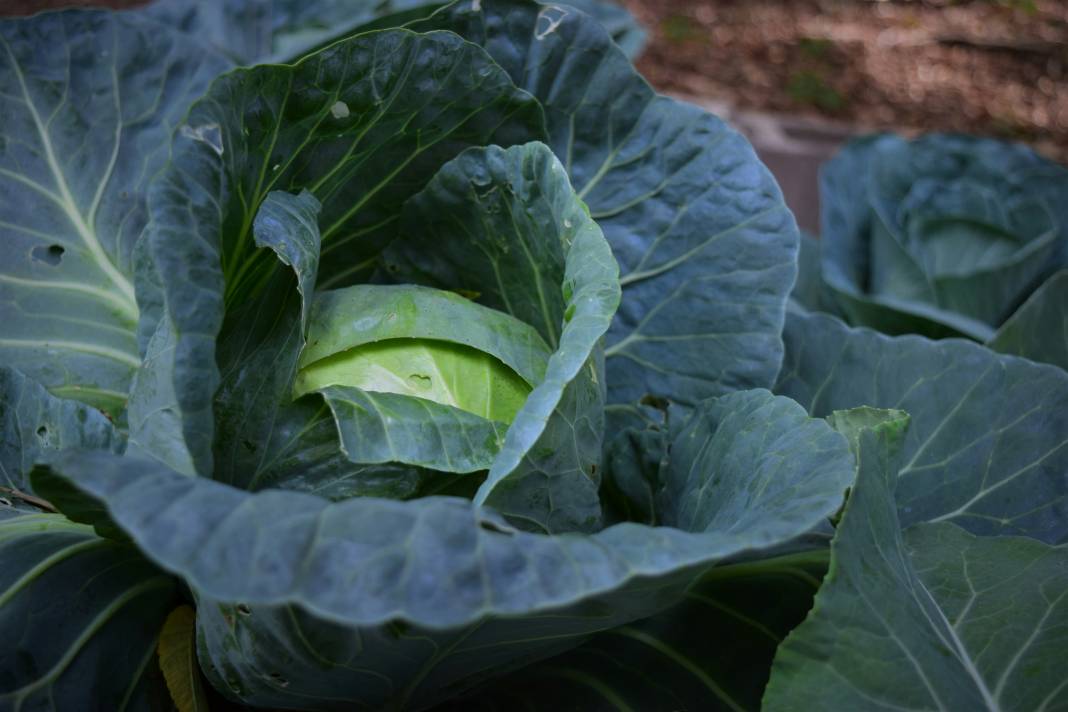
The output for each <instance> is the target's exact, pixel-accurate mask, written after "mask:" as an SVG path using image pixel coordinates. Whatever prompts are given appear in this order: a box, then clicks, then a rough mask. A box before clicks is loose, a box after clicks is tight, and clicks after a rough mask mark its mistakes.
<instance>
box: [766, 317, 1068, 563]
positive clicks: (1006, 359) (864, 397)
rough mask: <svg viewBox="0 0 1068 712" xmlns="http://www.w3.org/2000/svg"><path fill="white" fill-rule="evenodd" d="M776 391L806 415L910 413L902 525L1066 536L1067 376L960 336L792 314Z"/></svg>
mask: <svg viewBox="0 0 1068 712" xmlns="http://www.w3.org/2000/svg"><path fill="white" fill-rule="evenodd" d="M783 336H784V339H785V341H786V360H785V363H784V364H783V372H782V374H781V375H780V377H779V383H778V385H777V386H776V391H777V392H779V393H782V394H783V395H787V396H790V397H791V398H793V399H795V400H796V401H798V402H799V403H801V404H802V405H804V406H805V407H806V408H808V411H809V412H810V413H811V414H813V415H815V416H823V415H827V414H828V413H830V412H832V411H834V410H841V409H846V408H853V407H856V406H860V405H871V406H874V407H879V408H898V409H901V410H904V411H906V412H907V413H909V414H910V415H911V416H912V427H911V428H910V430H909V433H908V436H907V439H906V442H905V455H904V462H903V464H902V468H901V472H900V480H901V481H900V483H899V485H898V487H897V499H898V507H899V512H898V513H899V516H900V517H901V520H902V522H903V523H904V524H906V525H908V524H912V523H915V522H926V521H952V522H955V523H957V524H960V525H961V526H963V527H965V528H966V529H968V530H969V531H971V532H973V533H976V534H983V535H994V534H1023V535H1027V536H1032V537H1035V538H1037V539H1041V540H1042V541H1045V542H1049V543H1060V542H1064V541H1068V374H1066V373H1065V372H1064V371H1061V370H1060V369H1057V368H1054V367H1052V366H1045V365H1040V364H1035V363H1032V362H1029V361H1025V360H1023V359H1019V358H1015V357H1012V356H1002V355H999V354H996V353H994V352H992V351H990V350H989V349H986V348H983V347H981V346H979V345H977V344H972V343H970V342H966V341H959V340H944V341H937V342H932V341H929V340H927V339H924V338H921V337H917V336H903V337H897V338H891V337H887V336H883V335H881V334H878V333H875V332H872V331H869V330H867V329H850V328H848V327H846V326H845V325H844V324H842V323H841V322H840V321H838V320H837V319H833V318H831V317H827V316H824V315H811V316H804V315H794V314H791V315H790V316H789V317H788V319H787V323H786V329H785V331H784V333H783Z"/></svg>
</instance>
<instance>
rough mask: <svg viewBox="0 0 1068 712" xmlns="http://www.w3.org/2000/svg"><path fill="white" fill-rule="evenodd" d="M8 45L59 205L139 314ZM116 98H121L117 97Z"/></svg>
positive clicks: (130, 289)
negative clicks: (59, 157)
mask: <svg viewBox="0 0 1068 712" xmlns="http://www.w3.org/2000/svg"><path fill="white" fill-rule="evenodd" d="M5 48H6V49H7V54H8V57H9V58H10V60H11V66H12V68H13V69H14V70H15V76H16V78H17V79H18V82H19V87H20V89H21V90H22V96H23V98H24V99H25V100H26V107H27V109H29V112H30V116H31V117H33V123H34V126H35V127H36V128H37V134H38V136H39V137H40V139H41V146H42V147H43V148H44V153H45V161H46V162H47V163H48V169H49V170H50V171H51V172H52V175H53V177H54V178H55V181H56V188H57V189H58V191H59V194H58V198H59V200H58V201H57V204H58V205H59V207H60V209H62V210H63V213H64V214H65V215H66V216H67V219H68V220H70V222H71V224H72V225H73V226H74V229H75V230H76V231H77V233H78V236H79V237H80V238H81V240H82V242H83V243H84V244H85V246H86V248H87V249H88V250H89V254H90V255H91V256H92V258H93V261H94V262H95V263H96V264H97V266H98V267H99V268H100V270H101V271H102V272H103V273H104V274H105V275H106V276H107V277H108V279H110V280H111V282H112V283H113V284H114V285H115V287H116V288H117V289H118V290H119V293H120V294H121V295H122V297H123V299H124V301H125V302H126V304H127V308H126V311H127V312H130V311H132V312H133V313H137V300H136V298H135V297H134V287H133V283H132V282H130V280H129V279H127V278H126V276H125V275H124V274H122V272H120V271H119V270H118V269H117V268H116V267H115V265H114V264H113V263H112V261H111V258H110V257H109V256H108V254H107V252H105V251H104V247H103V245H101V244H100V240H99V239H98V238H97V236H96V234H95V233H94V232H93V230H92V228H91V227H90V225H89V223H88V222H87V220H86V218H85V217H84V216H83V215H82V214H81V211H80V210H79V209H78V206H77V204H76V203H75V201H74V197H73V195H71V192H70V187H69V186H68V185H67V178H66V175H65V174H64V173H63V169H62V167H61V166H60V165H59V161H58V160H57V159H56V152H55V148H54V147H53V146H52V138H51V135H50V134H49V132H48V127H46V126H45V124H44V122H43V121H42V120H41V115H40V114H39V113H38V112H37V106H36V105H35V104H34V103H33V99H32V98H31V97H30V91H29V87H27V86H26V78H25V76H24V75H23V73H22V67H21V66H20V65H19V63H18V60H16V58H15V55H14V54H13V53H12V51H11V47H10V46H8V45H7V44H6V43H5ZM116 101H118V99H117V98H116ZM116 121H119V118H118V117H116ZM118 138H119V136H118V133H116V140H118ZM116 150H117V146H116ZM113 160H114V158H113ZM98 195H99V191H98ZM96 204H97V201H96V199H95V198H94V205H93V209H94V211H95V208H96Z"/></svg>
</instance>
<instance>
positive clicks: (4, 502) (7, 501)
mask: <svg viewBox="0 0 1068 712" xmlns="http://www.w3.org/2000/svg"><path fill="white" fill-rule="evenodd" d="M0 505H3V506H5V507H14V506H15V505H13V504H12V503H11V500H10V499H8V498H7V497H0Z"/></svg>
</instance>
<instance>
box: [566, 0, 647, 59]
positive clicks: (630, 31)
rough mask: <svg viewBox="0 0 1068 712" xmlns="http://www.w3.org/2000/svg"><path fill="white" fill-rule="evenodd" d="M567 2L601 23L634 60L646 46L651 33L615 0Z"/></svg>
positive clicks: (614, 40) (575, 0)
mask: <svg viewBox="0 0 1068 712" xmlns="http://www.w3.org/2000/svg"><path fill="white" fill-rule="evenodd" d="M565 4H567V5H570V6H572V7H574V8H577V9H579V10H581V11H582V12H584V13H586V14H587V15H590V16H591V17H593V18H594V19H595V20H597V22H599V23H601V25H603V26H604V29H605V30H606V31H607V32H608V34H610V35H611V36H612V41H613V42H615V43H616V44H617V45H619V48H620V49H621V50H623V54H625V55H627V58H628V59H630V60H632V61H633V60H634V59H635V58H636V57H637V56H638V55H639V54H641V51H642V50H643V49H644V48H645V41H646V39H647V38H648V34H649V33H648V32H646V30H645V28H644V27H642V25H641V23H639V22H638V21H637V19H635V17H634V16H633V15H631V14H630V13H629V12H628V11H627V9H626V8H625V7H623V6H622V5H620V4H618V3H617V2H615V0H571V2H568V3H565Z"/></svg>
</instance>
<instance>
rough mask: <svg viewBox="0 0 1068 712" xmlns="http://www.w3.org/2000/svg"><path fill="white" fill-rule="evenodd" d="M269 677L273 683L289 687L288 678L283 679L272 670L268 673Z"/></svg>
mask: <svg viewBox="0 0 1068 712" xmlns="http://www.w3.org/2000/svg"><path fill="white" fill-rule="evenodd" d="M269 677H270V678H271V680H272V681H274V684H276V685H278V686H279V687H289V680H287V679H285V678H284V677H282V676H281V675H279V674H278V673H276V672H272V673H270V675H269Z"/></svg>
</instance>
